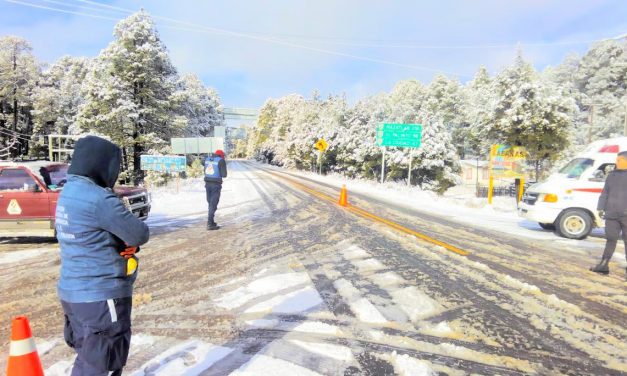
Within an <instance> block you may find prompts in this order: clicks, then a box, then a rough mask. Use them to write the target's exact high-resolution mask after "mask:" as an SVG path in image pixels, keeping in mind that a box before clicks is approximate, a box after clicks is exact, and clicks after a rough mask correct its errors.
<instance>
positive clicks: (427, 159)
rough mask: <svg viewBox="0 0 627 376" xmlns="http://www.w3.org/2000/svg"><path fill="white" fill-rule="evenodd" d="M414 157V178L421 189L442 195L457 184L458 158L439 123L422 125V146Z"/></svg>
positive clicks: (443, 127)
mask: <svg viewBox="0 0 627 376" xmlns="http://www.w3.org/2000/svg"><path fill="white" fill-rule="evenodd" d="M416 156H417V159H418V163H417V166H416V174H415V175H416V176H414V178H415V179H416V181H417V182H418V184H419V185H420V186H421V187H422V188H423V189H427V190H432V191H435V192H438V193H440V194H442V193H444V192H445V191H446V190H447V189H449V188H450V187H452V186H454V185H456V184H459V181H460V177H459V171H460V170H461V168H460V165H459V158H458V157H457V153H456V150H455V147H454V145H453V142H452V139H451V135H450V133H449V132H448V130H447V129H446V127H445V126H444V125H443V124H442V122H441V121H438V120H435V121H430V122H429V123H427V124H425V125H423V131H422V145H421V146H420V148H419V149H418V151H417V152H416Z"/></svg>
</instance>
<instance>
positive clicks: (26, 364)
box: [7, 316, 44, 376]
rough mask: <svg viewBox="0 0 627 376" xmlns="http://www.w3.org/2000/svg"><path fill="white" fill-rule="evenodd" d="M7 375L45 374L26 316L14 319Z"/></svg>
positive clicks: (31, 375) (39, 375)
mask: <svg viewBox="0 0 627 376" xmlns="http://www.w3.org/2000/svg"><path fill="white" fill-rule="evenodd" d="M7 376H44V371H43V369H42V367H41V361H40V360H39V354H37V348H36V347H35V340H34V339H33V334H32V333H31V331H30V325H29V324H28V319H27V318H26V316H20V317H16V318H15V319H13V324H12V328H11V346H10V348H9V363H8V364H7Z"/></svg>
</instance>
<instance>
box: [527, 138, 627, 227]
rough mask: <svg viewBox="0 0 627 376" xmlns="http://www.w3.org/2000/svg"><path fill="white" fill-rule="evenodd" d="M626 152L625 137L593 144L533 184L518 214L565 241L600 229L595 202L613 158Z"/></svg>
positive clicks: (626, 142)
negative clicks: (543, 179)
mask: <svg viewBox="0 0 627 376" xmlns="http://www.w3.org/2000/svg"><path fill="white" fill-rule="evenodd" d="M623 151H627V137H618V138H611V139H607V140H601V141H596V142H593V143H592V144H590V145H589V146H588V147H586V149H585V150H584V151H583V152H582V153H581V154H579V155H577V156H576V157H575V158H574V159H573V160H571V161H570V162H568V163H567V164H566V165H565V166H564V167H563V168H562V169H560V170H559V172H557V173H555V174H552V175H551V176H550V177H549V178H548V179H547V180H546V181H543V182H540V183H538V184H534V185H532V186H531V187H529V189H528V190H527V192H526V193H525V195H524V196H523V201H522V203H521V204H520V206H519V209H518V214H519V215H520V216H522V217H524V218H527V219H529V220H531V221H535V222H538V223H539V224H540V226H542V228H544V229H547V230H548V229H551V230H555V231H556V232H557V233H558V234H559V235H561V236H563V237H566V238H569V239H583V238H585V237H586V236H588V234H590V231H592V229H593V228H594V227H603V226H604V225H605V224H604V221H603V220H602V219H601V218H599V216H598V214H597V203H598V202H599V196H600V195H601V191H603V185H604V184H605V177H606V176H607V174H608V173H609V172H610V171H612V170H613V169H614V168H615V167H616V156H617V154H618V153H619V152H623Z"/></svg>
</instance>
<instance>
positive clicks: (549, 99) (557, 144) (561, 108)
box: [489, 54, 576, 179]
mask: <svg viewBox="0 0 627 376" xmlns="http://www.w3.org/2000/svg"><path fill="white" fill-rule="evenodd" d="M495 92H496V94H497V95H498V101H497V103H496V107H495V112H494V114H493V118H492V124H493V127H492V129H491V130H490V132H489V133H490V138H491V139H494V140H499V141H500V142H502V143H506V144H509V145H512V146H524V147H525V148H526V149H527V152H528V153H529V158H530V159H531V161H533V162H534V163H535V170H536V179H537V178H539V172H540V168H541V167H542V166H543V163H544V162H545V161H549V162H550V161H555V160H557V159H558V158H559V152H560V151H561V150H564V149H566V148H567V147H568V145H569V143H570V137H569V134H570V131H571V128H572V123H573V118H572V114H573V113H574V112H575V111H576V108H575V102H574V100H573V99H572V98H569V97H568V96H566V95H564V93H562V92H561V91H560V90H559V89H558V88H556V87H555V86H553V85H550V84H547V83H543V82H542V81H541V80H540V79H539V78H538V75H537V74H536V72H535V71H534V69H533V67H532V66H531V65H530V64H528V63H527V62H525V61H524V60H523V58H522V56H521V55H520V54H519V56H518V57H517V59H516V62H515V64H514V65H513V66H511V67H508V68H506V69H505V70H504V71H503V72H501V73H500V74H499V75H498V76H497V77H496V82H495Z"/></svg>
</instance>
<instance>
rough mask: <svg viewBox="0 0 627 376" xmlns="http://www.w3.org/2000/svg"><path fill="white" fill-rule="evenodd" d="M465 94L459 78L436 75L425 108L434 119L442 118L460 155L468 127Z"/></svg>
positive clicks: (462, 151) (430, 86)
mask: <svg viewBox="0 0 627 376" xmlns="http://www.w3.org/2000/svg"><path fill="white" fill-rule="evenodd" d="M463 108H464V106H463V95H462V90H461V85H460V83H459V82H458V81H457V80H454V79H450V78H448V77H446V76H444V75H442V74H438V75H436V76H435V78H434V79H433V81H432V82H431V84H430V85H429V88H428V91H427V97H426V100H425V103H424V106H423V110H424V111H425V112H426V113H428V114H430V116H431V117H432V118H434V119H440V121H441V122H442V123H443V124H444V126H445V127H446V129H447V130H448V131H449V132H450V133H451V139H452V142H453V145H455V148H456V150H457V153H458V154H459V155H463V154H464V149H465V140H466V139H467V137H468V129H467V127H466V126H465V123H464V122H463Z"/></svg>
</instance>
